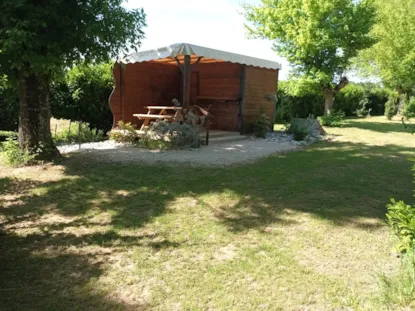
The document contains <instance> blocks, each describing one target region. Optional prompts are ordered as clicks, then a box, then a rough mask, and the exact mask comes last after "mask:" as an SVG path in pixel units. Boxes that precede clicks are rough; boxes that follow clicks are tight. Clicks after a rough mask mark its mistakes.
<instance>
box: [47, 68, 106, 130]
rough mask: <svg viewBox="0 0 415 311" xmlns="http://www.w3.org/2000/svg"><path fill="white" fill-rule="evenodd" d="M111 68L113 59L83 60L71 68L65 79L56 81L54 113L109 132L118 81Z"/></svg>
mask: <svg viewBox="0 0 415 311" xmlns="http://www.w3.org/2000/svg"><path fill="white" fill-rule="evenodd" d="M111 69H112V64H110V63H102V64H98V65H87V64H82V65H79V66H75V67H73V68H72V69H70V70H69V71H68V72H67V73H66V75H65V79H64V80H63V81H57V82H55V83H53V85H52V90H51V105H52V115H53V116H54V117H55V118H61V119H68V120H72V121H82V122H85V123H88V124H89V125H90V127H91V128H96V129H98V130H102V131H103V132H104V133H106V132H108V131H109V130H110V129H111V127H112V122H113V117H112V113H111V110H110V106H109V103H108V99H109V96H110V94H111V92H112V90H113V85H114V79H113V76H112V70H111Z"/></svg>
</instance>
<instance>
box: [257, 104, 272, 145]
mask: <svg viewBox="0 0 415 311" xmlns="http://www.w3.org/2000/svg"><path fill="white" fill-rule="evenodd" d="M270 128H271V121H270V119H269V117H268V116H267V114H266V113H265V110H264V107H261V108H260V110H259V116H258V120H257V121H256V123H255V127H254V134H255V136H256V137H260V138H265V136H266V135H267V133H268V132H269V131H270Z"/></svg>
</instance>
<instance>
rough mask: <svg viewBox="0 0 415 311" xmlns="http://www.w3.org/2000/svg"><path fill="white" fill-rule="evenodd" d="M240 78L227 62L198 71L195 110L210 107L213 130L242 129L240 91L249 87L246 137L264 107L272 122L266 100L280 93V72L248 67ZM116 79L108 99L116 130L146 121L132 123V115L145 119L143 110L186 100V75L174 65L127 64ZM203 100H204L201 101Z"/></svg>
mask: <svg viewBox="0 0 415 311" xmlns="http://www.w3.org/2000/svg"><path fill="white" fill-rule="evenodd" d="M242 72H243V66H242V65H240V64H233V63H227V62H221V63H210V64H199V65H197V66H195V68H194V70H193V73H192V76H191V92H190V100H191V104H192V105H193V104H196V103H199V105H200V106H202V107H205V108H207V107H209V106H211V108H210V111H211V113H212V114H213V115H214V116H215V117H214V122H215V124H214V125H213V126H212V128H216V129H222V130H228V131H237V130H239V129H240V126H241V124H240V119H241V118H240V108H241V106H240V100H239V99H241V97H242V95H241V85H245V98H244V103H243V106H242V113H243V128H242V131H243V132H249V131H252V127H253V125H254V123H255V122H256V120H257V118H258V114H259V109H260V107H261V106H263V107H264V108H265V111H266V112H267V114H268V115H269V117H270V118H271V119H272V120H273V119H274V115H275V106H274V104H273V103H270V102H268V101H267V100H266V99H265V98H264V96H265V95H266V94H270V93H275V92H276V87H277V71H276V70H271V69H263V68H257V67H249V66H247V67H246V74H245V81H244V83H241V76H242ZM113 74H114V80H115V89H114V92H113V93H112V95H111V97H110V106H111V110H112V112H113V115H114V126H116V124H117V123H118V121H121V120H122V121H124V122H132V123H133V124H136V125H140V124H141V122H142V121H139V120H138V119H137V118H134V117H133V114H135V113H146V112H147V110H146V109H144V106H149V105H157V106H161V105H167V106H170V105H171V104H172V103H171V100H172V99H173V98H177V99H179V100H181V98H182V94H181V93H182V83H183V79H182V74H181V72H180V70H179V68H178V67H177V66H175V65H167V64H158V63H151V62H145V63H135V64H128V65H126V66H125V67H124V68H123V69H121V66H120V65H119V64H116V65H115V66H114V70H113ZM199 96H201V97H203V98H204V99H199V100H198V97H199ZM218 98H219V100H218ZM220 98H227V99H232V100H227V101H225V100H220ZM238 100H239V102H238Z"/></svg>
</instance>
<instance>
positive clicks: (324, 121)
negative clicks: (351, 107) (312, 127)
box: [317, 111, 345, 127]
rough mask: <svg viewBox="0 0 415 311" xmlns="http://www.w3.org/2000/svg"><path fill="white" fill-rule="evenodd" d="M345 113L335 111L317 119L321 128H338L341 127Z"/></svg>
mask: <svg viewBox="0 0 415 311" xmlns="http://www.w3.org/2000/svg"><path fill="white" fill-rule="evenodd" d="M344 118H345V113H344V112H343V111H335V112H333V113H331V114H330V115H328V116H321V117H317V119H318V120H319V122H320V124H321V125H322V126H332V127H339V126H342V124H343V120H344Z"/></svg>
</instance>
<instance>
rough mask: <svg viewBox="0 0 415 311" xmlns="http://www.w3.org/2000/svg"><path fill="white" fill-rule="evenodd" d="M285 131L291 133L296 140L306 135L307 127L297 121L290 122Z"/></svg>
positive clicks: (302, 138)
mask: <svg viewBox="0 0 415 311" xmlns="http://www.w3.org/2000/svg"><path fill="white" fill-rule="evenodd" d="M287 132H288V133H290V134H293V138H294V140H296V141H301V140H304V139H305V138H306V137H307V135H308V131H307V128H306V127H305V126H301V125H299V124H297V123H291V124H290V126H289V127H288V129H287Z"/></svg>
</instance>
